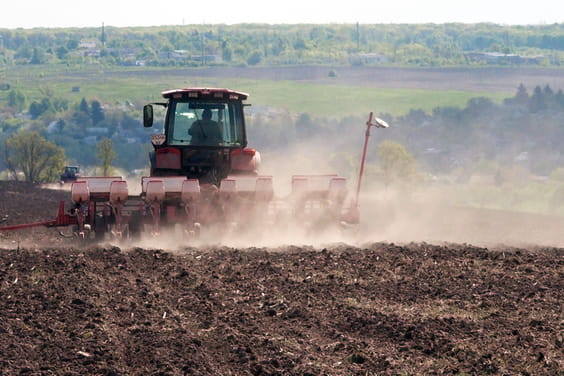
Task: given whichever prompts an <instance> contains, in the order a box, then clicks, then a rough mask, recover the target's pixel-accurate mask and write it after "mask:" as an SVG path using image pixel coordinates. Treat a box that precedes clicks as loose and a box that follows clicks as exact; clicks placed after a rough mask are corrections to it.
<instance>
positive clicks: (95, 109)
mask: <svg viewBox="0 0 564 376" xmlns="http://www.w3.org/2000/svg"><path fill="white" fill-rule="evenodd" d="M90 119H91V120H92V125H94V126H96V125H97V124H98V123H99V122H101V121H102V120H104V110H103V109H102V105H101V104H100V102H98V101H97V100H93V101H92V102H91V105H90Z"/></svg>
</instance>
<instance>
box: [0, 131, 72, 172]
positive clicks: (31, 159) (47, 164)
mask: <svg viewBox="0 0 564 376" xmlns="http://www.w3.org/2000/svg"><path fill="white" fill-rule="evenodd" d="M3 149H4V150H3V153H2V157H3V159H4V163H5V164H6V167H7V168H8V170H9V171H10V173H11V174H12V176H13V178H14V179H15V180H19V179H18V172H22V173H23V175H24V179H25V180H26V181H29V182H33V183H40V182H52V181H56V180H58V178H59V174H60V172H61V171H62V170H63V167H64V165H65V160H66V156H65V152H64V150H63V149H62V148H60V147H58V146H57V145H55V144H54V143H52V142H50V141H48V140H46V139H45V138H43V137H41V136H40V135H39V133H37V132H32V131H20V132H18V133H16V134H15V135H13V136H12V137H10V138H7V139H5V140H4V143H3Z"/></svg>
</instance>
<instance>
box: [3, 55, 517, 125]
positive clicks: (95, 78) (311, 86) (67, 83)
mask: <svg viewBox="0 0 564 376" xmlns="http://www.w3.org/2000/svg"><path fill="white" fill-rule="evenodd" d="M196 74H197V73H196ZM0 77H1V80H2V81H3V82H7V83H9V84H10V85H11V87H12V88H17V89H19V90H21V91H22V92H24V93H25V95H26V96H27V98H28V101H29V102H31V101H33V100H40V99H41V98H42V97H43V96H44V93H45V92H50V93H52V94H53V95H54V96H56V97H61V98H66V99H68V100H69V101H70V102H71V103H76V102H79V101H80V100H81V99H82V98H83V97H84V98H87V99H88V100H90V99H98V100H100V101H102V102H103V103H108V104H116V103H124V102H125V101H126V100H127V101H129V102H131V103H135V104H142V103H145V102H148V101H158V100H159V99H160V92H161V91H162V90H166V89H171V88H178V87H186V86H209V87H228V88H232V89H235V90H241V91H245V92H248V93H250V94H251V97H250V98H249V103H252V104H254V105H260V106H271V107H276V108H282V109H286V110H288V111H289V112H292V113H301V112H307V113H311V114H313V115H317V116H336V117H342V116H347V115H355V114H365V113H368V112H370V111H373V112H375V113H389V114H392V115H394V116H398V115H402V114H405V113H407V112H408V111H409V110H411V109H422V110H424V111H426V112H430V111H432V110H433V109H434V108H435V107H445V106H454V107H464V106H465V105H466V103H467V101H468V100H469V99H470V98H474V97H480V96H483V97H488V98H491V99H492V100H494V101H496V102H498V101H500V100H502V99H503V98H506V97H509V96H511V95H512V94H511V93H500V92H496V93H485V92H475V91H453V90H438V89H420V88H418V89H406V88H389V87H388V88H377V87H363V86H358V85H355V84H350V85H335V84H330V83H329V84H327V83H320V84H317V83H304V82H301V81H288V80H271V79H248V78H232V77H228V78H211V77H198V76H190V77H183V78H180V79H179V76H178V74H175V73H174V71H173V70H172V68H168V69H163V68H147V67H143V68H137V67H135V68H108V67H101V66H88V67H86V68H85V67H69V66H66V65H57V66H53V65H51V66H39V67H38V66H17V67H9V68H4V69H3V70H2V71H1V76H0ZM73 87H79V88H80V91H79V92H73V91H72V88H73ZM7 93H8V92H7V91H4V92H0V100H5V99H6V96H7Z"/></svg>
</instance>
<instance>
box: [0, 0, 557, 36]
mask: <svg viewBox="0 0 564 376" xmlns="http://www.w3.org/2000/svg"><path fill="white" fill-rule="evenodd" d="M356 22H359V23H361V24H380V23H384V24H386V23H447V22H462V23H477V22H492V23H496V24H503V25H539V24H550V23H564V1H562V0H536V1H530V0H529V1H518V0H464V1H462V0H450V1H449V0H344V1H343V0H341V1H334V0H333V1H331V0H324V1H318V0H314V1H311V0H278V1H268V0H262V1H261V0H164V1H162V2H161V1H155V0H153V1H148V0H95V1H84V0H82V1H81V0H32V1H30V0H3V1H2V5H0V29H2V28H8V29H16V28H34V27H49V28H58V27H97V26H101V25H102V24H104V25H106V26H117V27H125V26H161V25H183V24H184V25H193V24H239V23H267V24H297V23H313V24H324V23H337V24H349V23H356Z"/></svg>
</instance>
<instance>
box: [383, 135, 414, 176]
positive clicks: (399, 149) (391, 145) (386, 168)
mask: <svg viewBox="0 0 564 376" xmlns="http://www.w3.org/2000/svg"><path fill="white" fill-rule="evenodd" d="M377 154H378V159H379V161H380V167H381V169H382V173H383V175H384V183H385V184H386V185H391V184H394V183H407V182H410V181H413V180H414V179H415V178H416V176H417V169H416V163H415V158H414V157H413V155H412V154H411V153H410V152H409V151H408V150H407V149H406V148H405V146H403V145H402V144H400V143H398V142H394V141H384V142H382V143H381V144H380V145H378V149H377Z"/></svg>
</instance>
